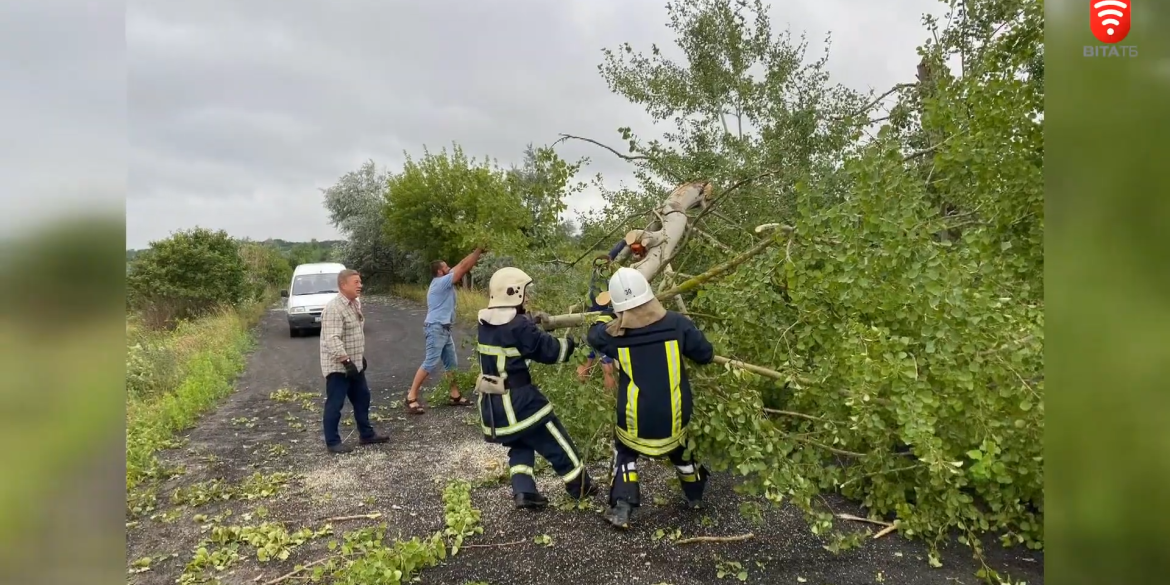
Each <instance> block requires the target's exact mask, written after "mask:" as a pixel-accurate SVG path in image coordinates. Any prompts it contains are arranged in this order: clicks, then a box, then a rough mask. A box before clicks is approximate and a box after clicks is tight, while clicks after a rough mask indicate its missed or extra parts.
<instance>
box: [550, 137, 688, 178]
mask: <svg viewBox="0 0 1170 585" xmlns="http://www.w3.org/2000/svg"><path fill="white" fill-rule="evenodd" d="M558 136H560V138H557V141H556V142H554V143H552V145H553V146H556V145H557V144H560V143H561V142H565V141H567V140H580V141H582V142H588V143H589V144H592V145H594V146H600V147H601V148H604V149H606V150H608V151H610V152H612V153H613V154H614V156H616V157H618V158H620V159H622V160H624V161H628V162H636V161H640V160H644V161H646V162H649V163H653V164H655V165H658V167H659V168H661V169H662V171H664V172H665V173H666V174H667V175H670V178H671V180H674V181H678V182H682V181H683V180H684V179H683V178H682V176H681V175H679V174H678V173H676V172H674V171H673V170H671V169H670V168H668V167H667V166H666V165H664V164H662V161H660V160H658V159H657V158H654V157H652V156H650V155H647V154H622V153H620V152H618V151H617V150H615V149H614V148H613V147H611V146H607V145H605V144H602V143H601V142H598V141H596V140H594V139H592V138H585V137H584V136H574V135H572V134H564V133H561V134H558Z"/></svg>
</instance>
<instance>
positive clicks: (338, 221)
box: [322, 160, 418, 286]
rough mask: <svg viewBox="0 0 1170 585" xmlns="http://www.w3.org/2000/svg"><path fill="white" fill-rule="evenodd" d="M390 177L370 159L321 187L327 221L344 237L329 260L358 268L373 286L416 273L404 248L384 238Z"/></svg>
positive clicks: (396, 280)
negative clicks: (384, 209) (330, 183)
mask: <svg viewBox="0 0 1170 585" xmlns="http://www.w3.org/2000/svg"><path fill="white" fill-rule="evenodd" d="M389 179H390V175H389V173H387V172H386V171H381V170H378V168H377V166H376V165H375V164H374V161H372V160H369V161H366V162H365V163H363V164H362V166H361V167H360V168H359V169H358V170H356V171H351V172H348V173H346V174H344V175H342V176H341V178H340V179H338V181H337V183H336V184H334V185H333V186H331V187H329V188H327V189H322V193H323V194H324V196H325V209H327V210H328V211H329V222H330V223H331V224H333V226H334V227H336V228H337V229H338V230H339V231H341V233H342V234H344V235H345V236H346V240H345V241H344V242H339V243H338V244H337V245H336V246H335V247H334V248H333V249H332V252H331V255H330V258H329V259H330V260H337V261H340V262H342V263H343V264H345V265H346V266H347V267H349V268H353V269H355V270H358V271H360V272H361V273H362V275H363V278H365V279H366V281H367V283H368V284H372V285H375V286H377V285H380V284H388V283H392V282H401V281H402V280H404V279H406V278H408V276H409V277H412V278H413V277H415V273H416V272H417V270H415V267H416V265H417V264H418V262H416V261H415V260H414V258H412V256H411V255H409V254H407V253H405V252H404V251H403V250H404V249H406V248H402V247H399V246H397V245H395V244H394V243H392V242H390V241H389V240H388V239H387V237H386V232H385V229H384V226H385V223H386V218H385V216H384V213H383V207H384V205H385V194H386V185H387V183H388V181H389Z"/></svg>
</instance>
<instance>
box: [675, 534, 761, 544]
mask: <svg viewBox="0 0 1170 585" xmlns="http://www.w3.org/2000/svg"><path fill="white" fill-rule="evenodd" d="M755 537H756V535H755V534H752V533H751V532H749V533H747V534H740V535H737V536H692V537H691V538H684V539H681V540H676V541H674V543H675V544H691V543H695V542H739V541H742V540H749V539H752V538H755Z"/></svg>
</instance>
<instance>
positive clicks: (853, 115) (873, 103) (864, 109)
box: [833, 83, 918, 122]
mask: <svg viewBox="0 0 1170 585" xmlns="http://www.w3.org/2000/svg"><path fill="white" fill-rule="evenodd" d="M917 86H918V84H916V83H899V84H898V85H895V86H894V87H892V88H890V90H889V91H887V92H886V93H883V94H882V95H879V96H878V97H876V98H874V99H873V101H871V102H869V103H868V104H865V105H864V106H862V107H861V108H858V109H857V111H855V112H853V113H851V114H846V115H844V116H841V117H840V118H834V119H833V121H835V122H840V121H841V120H846V119H849V118H856V117H857V116H860V115H862V114H865V113H866V112H868V111H869V110H870V108H872V107H874V106H876V105H878V104H879V103H881V101H882V100H884V99H886V98H888V97H890V95H891V94H893V93H894V92H896V91H898V90H899V89H909V88H913V87H917Z"/></svg>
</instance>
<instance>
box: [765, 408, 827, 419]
mask: <svg viewBox="0 0 1170 585" xmlns="http://www.w3.org/2000/svg"><path fill="white" fill-rule="evenodd" d="M763 411H764V412H766V413H768V414H782V415H784V416H794V417H797V418H803V419H808V420H811V421H817V422H833V421H831V420H829V419H827V418H821V417H819V416H813V415H811V414H805V413H803V412H792V411H791V410H776V409H775V408H764V409H763Z"/></svg>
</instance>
